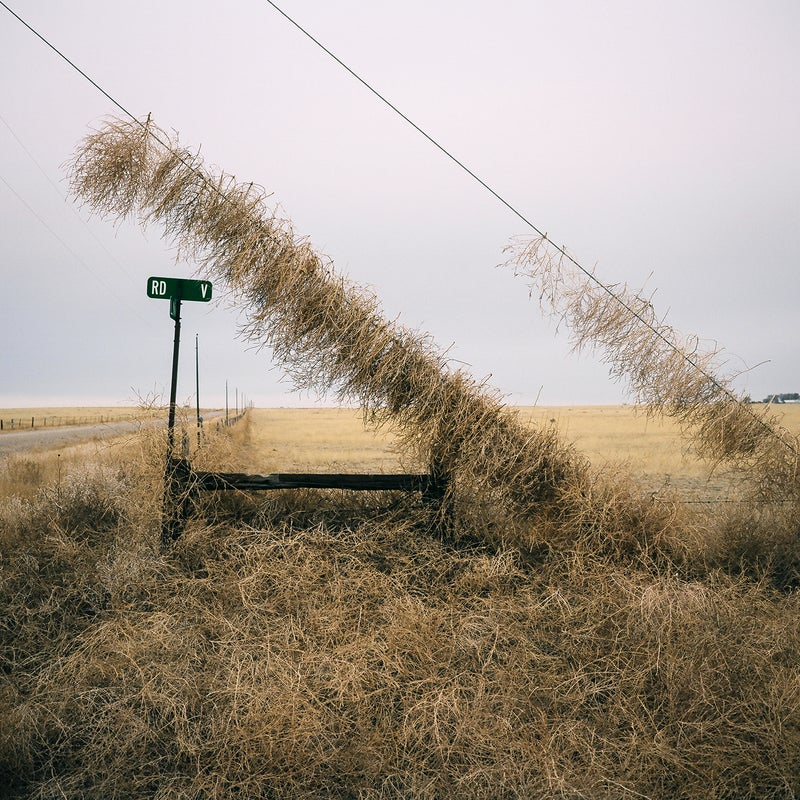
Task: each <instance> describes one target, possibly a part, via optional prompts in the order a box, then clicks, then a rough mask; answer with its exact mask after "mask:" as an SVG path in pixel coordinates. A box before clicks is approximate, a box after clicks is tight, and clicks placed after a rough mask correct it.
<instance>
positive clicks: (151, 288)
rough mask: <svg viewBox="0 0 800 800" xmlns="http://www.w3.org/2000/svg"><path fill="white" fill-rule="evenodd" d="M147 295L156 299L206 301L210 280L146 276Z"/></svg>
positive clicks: (209, 293) (208, 296)
mask: <svg viewBox="0 0 800 800" xmlns="http://www.w3.org/2000/svg"><path fill="white" fill-rule="evenodd" d="M147 296H148V297H154V298H156V299H157V300H197V301H199V302H201V303H207V302H208V301H209V300H210V299H211V281H192V280H188V279H186V278H148V279H147Z"/></svg>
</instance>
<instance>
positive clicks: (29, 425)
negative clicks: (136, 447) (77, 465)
mask: <svg viewBox="0 0 800 800" xmlns="http://www.w3.org/2000/svg"><path fill="white" fill-rule="evenodd" d="M144 418H146V415H142V414H130V413H126V414H94V415H92V414H88V415H87V414H82V415H81V414H75V415H67V416H58V415H55V414H47V415H40V416H30V417H29V416H18V417H0V432H2V433H7V432H10V431H32V430H40V429H42V428H67V427H73V426H76V425H103V424H105V423H110V422H133V421H135V420H141V419H144Z"/></svg>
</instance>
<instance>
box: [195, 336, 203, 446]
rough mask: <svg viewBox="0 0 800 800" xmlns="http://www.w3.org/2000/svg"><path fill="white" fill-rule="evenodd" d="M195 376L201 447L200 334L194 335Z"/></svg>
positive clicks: (198, 438)
mask: <svg viewBox="0 0 800 800" xmlns="http://www.w3.org/2000/svg"><path fill="white" fill-rule="evenodd" d="M194 376H195V386H196V388H197V391H196V394H197V447H198V449H199V448H200V429H201V428H202V427H203V420H202V418H201V417H200V336H199V334H197V333H196V334H195V335H194Z"/></svg>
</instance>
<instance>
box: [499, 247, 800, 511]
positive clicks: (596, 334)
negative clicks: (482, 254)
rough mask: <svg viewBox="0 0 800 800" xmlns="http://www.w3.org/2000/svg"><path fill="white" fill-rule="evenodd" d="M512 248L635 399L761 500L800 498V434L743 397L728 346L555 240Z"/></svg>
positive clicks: (521, 266) (516, 264) (521, 269)
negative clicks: (590, 270) (662, 312)
mask: <svg viewBox="0 0 800 800" xmlns="http://www.w3.org/2000/svg"><path fill="white" fill-rule="evenodd" d="M507 250H508V251H509V252H510V258H509V263H510V264H511V265H512V266H513V268H514V270H515V272H516V274H518V275H522V276H523V277H525V279H526V280H528V281H530V284H531V293H532V294H533V293H535V292H538V294H539V299H540V302H541V305H542V307H543V308H544V309H545V310H546V311H548V312H549V313H550V314H552V315H553V316H554V317H556V318H557V319H559V320H560V321H561V322H563V323H564V324H565V325H566V326H567V328H568V329H569V331H570V334H571V337H572V341H573V345H574V347H575V349H577V350H582V349H591V350H594V351H597V352H599V354H600V357H601V358H602V360H603V361H605V362H606V363H607V364H608V365H609V372H610V374H611V376H612V378H614V379H616V380H620V381H623V382H625V383H626V384H627V387H628V390H629V392H630V394H631V396H632V398H633V400H634V402H636V403H637V404H640V405H642V406H644V407H645V408H646V409H647V410H648V411H649V412H650V413H657V414H666V415H669V416H670V417H673V418H675V419H676V420H678V422H680V423H681V425H682V426H683V428H684V430H685V432H686V433H687V435H688V436H689V437H690V439H691V441H692V443H693V445H694V447H695V449H696V451H697V452H698V454H699V455H700V456H701V457H703V458H706V459H709V460H710V461H712V463H717V464H721V463H729V464H733V465H734V466H735V467H736V468H737V469H738V470H739V471H740V472H743V473H745V474H746V475H747V476H748V479H749V481H750V483H751V486H752V488H753V489H754V492H755V494H754V496H756V497H758V498H760V499H765V498H771V499H779V500H785V499H794V500H797V499H798V494H800V438H799V437H798V436H796V435H794V434H793V433H792V432H791V431H788V430H787V429H785V428H784V427H783V426H782V425H781V424H780V421H779V419H778V417H777V416H776V415H775V414H774V413H773V412H772V410H771V409H770V408H769V407H768V406H767V407H765V408H764V409H763V410H757V409H756V407H754V406H752V405H751V404H750V403H749V402H748V401H747V400H746V398H743V397H741V396H739V395H737V393H736V392H735V391H734V389H733V380H734V379H735V378H736V377H737V376H736V375H735V374H731V373H729V372H727V371H726V369H725V366H726V365H725V361H724V357H723V352H722V350H721V349H720V348H718V347H710V348H709V347H704V346H703V345H702V344H701V341H700V339H699V338H698V337H697V336H685V335H683V334H681V333H680V332H678V331H677V330H675V329H674V328H673V327H672V326H671V325H669V324H668V323H667V322H666V319H665V318H663V317H659V316H658V314H657V313H656V310H655V308H654V306H653V304H652V302H651V299H652V298H648V297H644V296H642V295H641V294H637V293H635V292H632V291H631V290H630V289H629V288H628V287H627V286H620V285H614V286H605V285H603V284H602V283H601V282H600V281H598V280H595V279H594V278H593V276H592V275H590V274H587V273H585V272H584V271H582V270H581V269H580V268H578V266H577V264H576V262H575V261H573V260H572V259H571V258H570V257H569V256H568V254H567V253H566V251H564V250H563V248H556V247H554V246H553V244H552V242H550V240H549V239H548V238H547V237H538V238H534V239H520V240H518V241H517V242H515V243H513V244H512V245H511V246H509V248H507Z"/></svg>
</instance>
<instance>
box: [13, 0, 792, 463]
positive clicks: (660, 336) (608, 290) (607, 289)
mask: <svg viewBox="0 0 800 800" xmlns="http://www.w3.org/2000/svg"><path fill="white" fill-rule="evenodd" d="M265 2H266V3H267V4H268V5H270V6H272V8H274V9H275V11H277V12H278V13H279V14H280V15H281V16H282V17H284V19H286V20H287V21H288V22H289V23H291V24H292V25H293V26H294V27H295V28H297V30H298V31H300V32H301V33H302V34H303V35H304V36H306V37H307V38H308V39H310V40H311V41H312V42H313V43H314V44H315V45H317V47H319V48H320V49H321V50H322V51H323V52H325V53H326V54H327V55H328V56H329V57H330V58H332V59H333V60H334V61H335V62H336V63H337V64H339V66H341V67H342V68H343V69H344V70H346V71H347V72H348V73H349V74H350V75H351V76H352V77H353V78H355V79H356V80H357V81H358V82H359V83H361V84H362V85H363V86H364V87H365V88H366V89H368V90H369V91H370V92H371V93H372V94H373V95H375V97H377V98H378V99H379V100H380V101H381V102H382V103H384V104H385V105H386V106H388V107H389V108H390V109H391V110H392V111H394V112H395V113H396V114H397V115H398V116H399V117H400V118H401V119H403V120H404V121H405V122H406V123H407V124H408V125H410V126H411V127H412V128H414V130H415V131H417V132H418V133H419V134H420V135H422V136H423V137H424V138H425V139H426V140H427V141H428V142H430V143H431V144H432V145H433V146H434V147H436V148H437V149H438V150H439V151H440V152H441V153H443V154H444V155H445V156H446V157H447V158H449V159H450V160H451V161H452V162H453V163H455V164H456V165H457V166H458V167H459V168H460V169H461V170H463V171H464V172H466V173H467V174H468V175H469V176H470V177H471V178H473V180H475V181H476V182H477V183H478V184H479V185H480V186H482V187H483V188H484V189H485V190H486V191H488V192H489V193H490V194H491V195H492V196H493V197H494V198H495V199H497V200H498V201H499V202H500V203H502V204H503V205H504V206H505V207H506V208H507V209H508V210H509V211H511V212H512V213H513V214H514V215H515V216H516V217H518V218H519V219H520V220H521V221H522V222H523V223H524V224H525V225H527V226H528V227H529V228H530V229H531V230H533V231H534V232H535V233H536V234H537V235H538V236H540V237H541V238H542V239H543V240H544V241H546V242H548V243H549V244H551V245H552V246H553V248H554V249H555V250H556V251H557V252H558V253H559V254H560V255H561V256H562V257H563V258H565V259H567V261H569V262H570V263H571V264H573V265H574V266H575V267H576V268H577V269H578V270H580V271H581V272H582V273H583V274H584V275H586V277H587V278H589V280H590V281H592V283H594V284H596V285H597V286H598V287H599V288H600V289H602V290H603V291H604V292H605V293H606V294H608V295H609V296H610V297H612V298H613V299H614V300H615V301H616V302H617V303H618V304H619V305H620V306H621V307H622V308H623V309H624V310H625V311H627V312H628V313H629V314H630V315H631V316H633V317H634V318H635V319H637V320H638V321H639V322H641V323H642V324H643V325H644V326H645V327H647V328H648V329H649V330H650V331H651V332H652V333H653V334H654V335H655V336H656V337H657V338H658V339H660V340H661V341H663V342H664V343H665V344H666V345H667V346H668V347H669V348H670V349H672V350H674V351H675V352H676V353H679V354H680V356H681V357H682V358H683V359H685V360H686V362H687V363H688V364H689V365H690V366H692V367H693V368H694V369H696V370H697V371H698V372H699V373H700V374H701V375H703V377H705V378H706V379H708V380H709V381H710V382H711V383H712V384H713V385H714V386H716V387H717V389H719V390H720V391H721V392H722V393H723V394H724V395H725V396H726V397H728V398H729V399H730V400H733V401H734V402H736V403H741V401H740V400H739V398H738V397H736V395H734V394H733V392H731V391H730V389H728V388H727V387H725V386H723V385H722V384H720V382H719V381H718V380H717V379H716V378H715V377H714V376H713V375H711V374H710V373H708V372H706V371H705V370H704V369H703V368H702V367H701V366H700V365H699V364H698V363H697V362H696V361H695V360H694V359H692V358H691V356H689V355H687V354H686V353H684V352H683V351H682V350H681V349H680V348H678V347H677V346H676V345H675V344H674V343H673V342H671V341H670V340H669V339H668V338H667V337H666V336H664V334H663V333H661V331H659V330H658V329H657V328H654V327H653V326H652V325H651V324H650V323H649V322H648V321H647V320H646V319H644V318H643V317H642V316H641V315H640V314H639V313H638V312H637V311H636V309H634V308H631V306H630V305H629V304H627V303H626V302H625V301H624V300H623V299H622V298H621V297H620V296H619V295H617V294H616V293H615V292H614V291H613V290H612V289H611V288H610V287H609V286H607V285H606V284H604V283H603V282H602V281H601V280H600V279H599V278H598V277H597V276H596V275H594V274H593V273H592V272H591V271H589V270H587V269H586V268H585V267H584V266H583V265H582V264H581V263H580V262H579V261H578V260H577V259H575V258H574V257H573V256H572V255H570V253H568V252H567V250H566V249H565V248H564V247H563V246H561V245H558V244H556V243H555V242H554V241H553V240H552V239H551V238H550V237H549V236H548V234H547V233H545V232H543V231H542V230H540V229H539V228H538V227H537V226H536V225H535V224H534V223H533V222H532V221H531V220H530V219H528V218H527V217H526V216H525V215H524V214H523V213H522V212H521V211H519V210H518V209H517V208H516V207H515V206H513V205H512V204H511V203H509V202H508V201H507V200H506V199H505V198H504V197H503V196H502V195H501V194H499V192H497V191H495V190H494V189H493V188H492V187H491V186H490V185H489V184H488V183H486V182H485V181H484V180H483V179H482V178H481V177H480V176H478V175H477V174H476V173H475V172H474V171H473V170H471V169H470V168H469V167H467V166H466V164H464V163H463V162H462V161H460V160H459V159H458V158H456V156H455V155H453V153H451V152H450V151H449V150H448V149H447V148H445V147H444V146H443V145H442V144H440V143H439V142H438V141H437V140H436V139H434V138H433V137H432V136H431V135H430V134H429V133H427V132H426V131H425V130H423V129H422V128H421V127H420V126H419V125H417V124H416V123H415V122H414V121H413V120H411V119H410V118H409V117H408V116H406V114H404V113H403V112H402V111H400V109H399V108H398V107H397V106H395V105H394V104H393V103H391V102H390V101H389V100H388V99H387V98H386V97H384V96H383V95H382V94H381V93H380V92H379V91H378V90H377V89H375V88H374V87H373V86H372V85H371V84H369V83H368V82H367V81H366V80H364V78H362V77H361V76H360V75H359V74H358V73H356V72H355V71H354V70H353V69H351V68H350V67H349V66H348V65H347V64H346V63H345V62H344V61H342V60H341V59H340V58H339V57H338V56H337V55H335V54H334V53H333V52H332V51H331V50H329V49H328V48H327V47H326V46H325V45H324V44H322V42H320V41H319V39H317V38H315V37H314V36H313V35H312V34H311V33H310V32H309V31H307V30H306V29H305V28H304V27H303V26H302V25H300V23H298V22H297V21H296V20H295V19H293V18H292V17H290V16H289V15H288V14H287V13H286V12H285V11H284V10H283V9H282V8H280V6H278V5H277V4H276V3H274V2H273V1H272V0H265ZM0 6H2V7H3V8H5V9H6V11H8V12H9V13H10V14H11V15H12V16H13V17H15V18H16V19H17V20H18V21H19V22H20V23H22V25H24V26H25V27H26V28H27V29H28V30H29V31H30V32H31V33H33V34H34V36H36V37H37V38H38V39H40V40H41V41H42V42H43V43H44V44H45V45H47V47H49V48H50V49H51V50H52V51H53V52H54V53H56V54H57V55H58V56H59V57H60V58H62V59H63V60H64V61H66V63H67V64H69V65H70V66H71V67H72V68H73V69H74V70H75V71H76V72H78V73H79V74H80V75H81V76H82V77H83V78H84V79H86V80H87V81H88V82H89V83H90V84H91V85H92V86H94V87H95V88H96V89H97V91H99V92H100V93H101V94H102V95H103V96H104V97H106V98H107V99H108V100H109V101H110V102H112V103H113V104H114V105H115V106H116V107H117V108H119V109H120V111H122V112H123V113H124V114H125V115H126V116H128V117H129V118H130V119H131V120H133V121H134V122H136V123H137V124H138V125H140V126H141V127H142V128H144V129H145V130H146V131H147V133H148V134H149V135H150V136H152V137H153V138H154V139H155V140H156V141H157V142H158V143H159V144H161V145H162V146H163V147H165V148H167V149H168V150H170V151H171V150H172V148H171V147H170V146H169V144H168V143H167V142H164V141H162V140H161V138H160V137H158V136H157V135H156V134H155V133H154V132H153V131H152V129H151V128H150V127H149V126H148V125H146V124H145V123H143V122H142V121H141V120H139V119H138V118H137V117H136V116H134V115H133V114H132V113H131V112H130V111H128V109H127V108H125V107H124V106H123V105H122V104H121V103H120V102H119V101H118V100H116V99H115V98H114V97H112V96H111V95H110V94H109V93H108V92H106V91H105V89H103V88H102V87H101V86H100V85H99V84H98V83H96V82H95V81H94V80H92V78H90V77H89V76H88V75H87V74H86V73H85V72H84V71H83V70H82V69H81V68H80V67H78V66H77V65H76V64H75V63H74V62H73V61H71V60H70V59H69V58H67V56H66V55H64V53H62V52H61V51H60V50H59V49H58V48H57V47H55V45H53V44H51V43H50V42H49V41H48V40H47V39H45V38H44V36H42V35H41V34H40V33H39V32H38V31H36V30H35V29H34V28H32V27H31V26H30V25H29V24H28V23H27V22H25V20H24V19H22V17H20V16H19V15H18V14H17V13H15V12H14V11H13V10H12V9H11V8H9V7H8V5H6V3H5V2H3V0H0ZM148 119H149V117H148ZM179 158H180V156H179ZM180 160H181V161H182V162H183V164H184V165H185V166H186V167H187V168H189V169H191V170H192V171H194V172H196V173H197V170H196V169H195V168H194V167H193V166H191V165H190V164H188V163H187V162H186V161H184V160H183V158H180ZM198 174H199V173H198ZM201 177H202V176H201ZM204 180H205V178H204ZM206 183H207V184H208V186H209V187H211V188H213V189H214V190H215V191H217V192H218V193H219V194H220V196H222V197H224V195H222V193H220V192H219V190H218V189H216V187H214V186H213V185H212V184H211V183H210V182H208V181H206ZM226 199H227V198H226ZM750 414H751V415H752V416H753V418H754V419H756V420H757V421H758V422H759V424H760V425H762V426H763V427H764V428H765V429H766V430H767V431H768V432H769V433H770V434H771V435H773V436H774V437H776V438H777V439H779V441H781V442H782V443H783V444H784V445H785V446H786V447H787V448H789V449H790V450H791V451H792V452H793V453H794V454H795V455H800V453H798V452H797V450H796V449H795V448H794V447H793V446H792V445H791V444H790V443H789V442H787V441H786V440H785V439H784V438H783V437H782V436H780V435H779V434H778V433H777V432H776V431H775V430H774V429H773V428H772V427H771V426H770V425H768V424H767V423H766V422H765V421H764V420H763V419H761V418H760V417H759V416H758V415H756V414H755V413H754V412H753V411H750Z"/></svg>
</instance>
